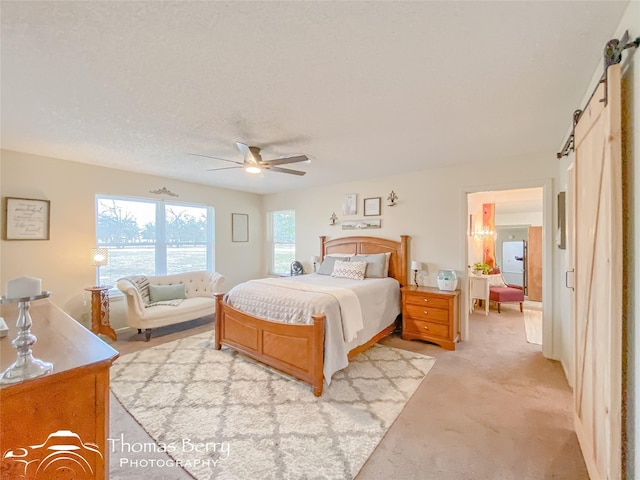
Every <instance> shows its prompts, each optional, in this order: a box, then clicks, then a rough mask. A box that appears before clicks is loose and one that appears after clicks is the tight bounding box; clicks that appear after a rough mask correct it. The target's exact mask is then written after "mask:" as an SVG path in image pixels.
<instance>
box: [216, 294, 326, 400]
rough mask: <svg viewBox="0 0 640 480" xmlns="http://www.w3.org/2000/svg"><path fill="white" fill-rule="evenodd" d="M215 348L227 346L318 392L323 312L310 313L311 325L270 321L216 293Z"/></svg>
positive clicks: (317, 394) (321, 373)
mask: <svg viewBox="0 0 640 480" xmlns="http://www.w3.org/2000/svg"><path fill="white" fill-rule="evenodd" d="M215 296H216V326H215V328H216V331H215V348H216V350H220V348H221V347H222V345H227V346H229V347H231V348H233V349H235V350H237V351H239V352H242V353H243V354H245V355H247V356H249V357H251V358H254V359H255V360H258V361H260V362H262V363H264V364H266V365H269V366H271V367H274V368H277V369H278V370H280V371H281V372H284V373H287V374H289V375H291V376H293V377H296V378H299V379H300V380H302V381H303V382H306V383H309V384H311V386H313V394H314V395H315V396H316V397H319V396H320V395H322V387H323V368H324V320H325V316H324V315H312V318H313V324H311V325H299V324H289V323H279V322H271V321H268V320H264V319H261V318H257V317H254V316H252V315H249V314H246V313H244V312H241V311H240V310H238V309H236V308H233V307H232V306H231V305H229V304H228V303H226V302H225V301H224V300H223V297H224V294H223V293H216V295H215Z"/></svg>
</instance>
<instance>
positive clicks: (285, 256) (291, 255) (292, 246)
mask: <svg viewBox="0 0 640 480" xmlns="http://www.w3.org/2000/svg"><path fill="white" fill-rule="evenodd" d="M270 215H271V233H272V240H271V273H274V274H277V275H283V274H286V275H288V274H289V268H290V266H291V262H293V261H294V260H295V257H296V213H295V212H294V211H293V210H281V211H279V212H271V214H270Z"/></svg>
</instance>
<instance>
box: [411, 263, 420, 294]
mask: <svg viewBox="0 0 640 480" xmlns="http://www.w3.org/2000/svg"><path fill="white" fill-rule="evenodd" d="M411 270H413V283H415V284H416V287H417V286H418V270H422V262H416V261H415V260H412V261H411Z"/></svg>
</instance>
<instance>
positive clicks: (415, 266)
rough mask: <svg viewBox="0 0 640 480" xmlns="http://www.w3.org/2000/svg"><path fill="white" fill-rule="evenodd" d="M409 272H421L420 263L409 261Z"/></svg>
mask: <svg viewBox="0 0 640 480" xmlns="http://www.w3.org/2000/svg"><path fill="white" fill-rule="evenodd" d="M411 270H422V262H416V261H415V260H412V261H411Z"/></svg>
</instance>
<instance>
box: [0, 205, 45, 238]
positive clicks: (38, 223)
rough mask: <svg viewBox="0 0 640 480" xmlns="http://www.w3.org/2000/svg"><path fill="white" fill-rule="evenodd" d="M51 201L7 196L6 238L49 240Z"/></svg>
mask: <svg viewBox="0 0 640 480" xmlns="http://www.w3.org/2000/svg"><path fill="white" fill-rule="evenodd" d="M50 207H51V202H50V201H49V200H37V199H35V198H14V197H5V216H4V218H5V225H4V232H5V240H49V218H50Z"/></svg>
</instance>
